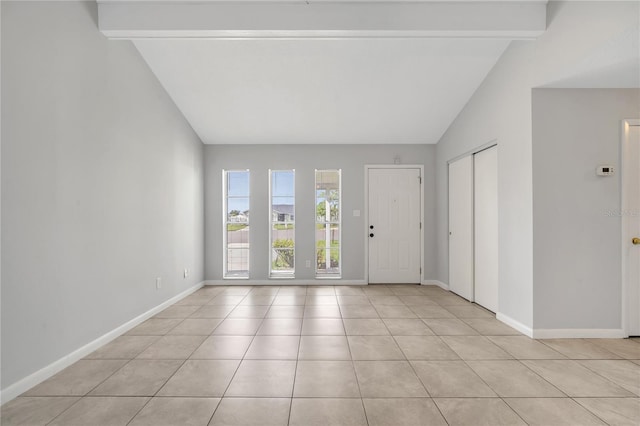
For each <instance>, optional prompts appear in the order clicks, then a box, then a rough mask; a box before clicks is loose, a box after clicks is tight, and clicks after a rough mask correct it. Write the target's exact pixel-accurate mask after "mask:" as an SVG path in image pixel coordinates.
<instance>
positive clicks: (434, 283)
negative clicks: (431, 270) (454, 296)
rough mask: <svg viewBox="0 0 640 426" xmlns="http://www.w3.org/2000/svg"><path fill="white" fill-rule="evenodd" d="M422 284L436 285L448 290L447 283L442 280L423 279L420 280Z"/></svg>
mask: <svg viewBox="0 0 640 426" xmlns="http://www.w3.org/2000/svg"><path fill="white" fill-rule="evenodd" d="M422 285H437V286H438V287H440V288H442V289H443V290H447V291H449V285H448V284H445V283H443V282H442V281H438V280H424V281H422Z"/></svg>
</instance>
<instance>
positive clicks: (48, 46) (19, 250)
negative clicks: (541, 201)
mask: <svg viewBox="0 0 640 426" xmlns="http://www.w3.org/2000/svg"><path fill="white" fill-rule="evenodd" d="M1 7H2V123H3V126H2V388H3V389H5V388H6V387H7V386H8V385H11V384H12V383H14V382H16V381H18V380H19V379H22V378H24V377H25V376H27V375H29V374H31V373H34V372H35V371H37V370H39V369H40V368H43V367H45V366H47V365H48V364H50V363H51V362H54V361H56V360H58V359H60V358H61V357H63V356H65V355H67V354H69V353H71V352H73V351H74V350H76V349H78V348H79V347H81V346H83V345H85V344H87V343H89V342H90V341H92V340H93V339H96V338H98V337H100V336H101V335H103V334H104V333H106V332H109V331H111V330H113V329H114V328H116V327H118V326H120V325H122V324H123V323H125V322H127V321H128V320H131V319H132V318H134V317H136V316H138V315H140V314H142V313H143V312H145V311H147V310H149V309H150V308H152V307H154V306H157V305H158V304H160V303H162V302H163V301H165V300H167V299H169V298H171V297H172V296H174V295H176V294H178V293H179V292H181V291H183V290H185V289H187V288H189V287H191V286H193V285H194V284H196V283H198V282H200V281H202V278H203V263H202V261H203V258H202V256H203V254H202V253H203V213H202V212H203V177H202V172H203V170H202V159H203V146H202V144H201V142H200V140H199V139H198V137H197V136H196V135H195V134H194V132H193V131H192V129H191V128H190V126H189V125H188V123H187V122H186V121H185V120H184V118H183V117H182V115H181V113H180V112H179V111H178V110H177V108H176V107H175V105H174V104H173V102H172V101H171V99H170V98H169V97H168V96H167V94H166V93H165V91H164V90H163V88H162V87H161V85H160V83H159V82H158V81H157V79H156V78H155V76H154V75H153V74H152V73H151V72H150V70H149V69H148V67H147V65H146V64H145V63H144V61H143V60H142V59H141V57H140V55H139V54H138V52H137V50H136V49H135V47H134V46H133V45H132V44H131V43H130V42H124V41H107V40H106V39H105V38H104V37H103V36H102V35H101V34H100V32H99V31H98V30H97V24H96V22H97V10H96V9H97V7H96V5H95V3H91V2H69V3H61V2H43V3H35V2H19V3H18V2H15V3H14V2H5V1H3V2H2V6H1ZM184 268H190V269H191V276H190V278H188V279H183V278H182V270H183V269H184ZM158 276H159V277H162V278H163V282H164V284H163V288H162V289H160V290H156V289H155V278H156V277H158Z"/></svg>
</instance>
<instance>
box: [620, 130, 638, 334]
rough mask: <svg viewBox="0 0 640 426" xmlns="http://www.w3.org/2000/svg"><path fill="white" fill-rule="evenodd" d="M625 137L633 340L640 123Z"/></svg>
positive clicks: (629, 317)
mask: <svg viewBox="0 0 640 426" xmlns="http://www.w3.org/2000/svg"><path fill="white" fill-rule="evenodd" d="M634 122H638V121H637V120H634ZM625 133H626V135H625V136H626V138H625V139H626V140H625V145H626V146H625V147H624V151H625V152H624V157H625V169H624V171H623V173H624V177H625V180H624V182H625V205H624V206H623V207H624V210H623V211H622V219H623V221H624V222H625V223H624V224H625V228H624V229H625V234H626V235H623V244H624V252H623V256H625V260H626V268H625V269H626V271H625V276H626V286H627V291H626V293H627V295H628V297H627V306H626V311H627V332H628V333H629V335H630V336H640V240H636V238H638V239H640V122H638V125H628V126H627V127H626V129H625Z"/></svg>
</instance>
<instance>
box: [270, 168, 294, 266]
mask: <svg viewBox="0 0 640 426" xmlns="http://www.w3.org/2000/svg"><path fill="white" fill-rule="evenodd" d="M269 200H270V204H271V205H270V208H269V211H270V215H271V219H270V221H271V227H270V229H271V234H270V240H269V243H270V253H271V255H270V260H271V268H270V276H271V277H293V275H294V273H295V211H296V203H295V170H270V171H269Z"/></svg>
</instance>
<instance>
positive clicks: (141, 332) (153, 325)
mask: <svg viewBox="0 0 640 426" xmlns="http://www.w3.org/2000/svg"><path fill="white" fill-rule="evenodd" d="M181 322H182V320H181V319H177V318H172V319H169V318H166V319H165V318H150V319H148V320H146V321H145V322H143V323H142V324H140V325H138V326H136V327H134V328H132V329H131V330H129V331H128V332H127V333H126V334H127V335H129V336H162V335H165V334H167V333H168V332H169V331H171V329H172V328H173V327H175V326H176V325H178V324H180V323H181Z"/></svg>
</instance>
